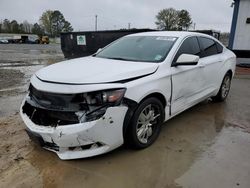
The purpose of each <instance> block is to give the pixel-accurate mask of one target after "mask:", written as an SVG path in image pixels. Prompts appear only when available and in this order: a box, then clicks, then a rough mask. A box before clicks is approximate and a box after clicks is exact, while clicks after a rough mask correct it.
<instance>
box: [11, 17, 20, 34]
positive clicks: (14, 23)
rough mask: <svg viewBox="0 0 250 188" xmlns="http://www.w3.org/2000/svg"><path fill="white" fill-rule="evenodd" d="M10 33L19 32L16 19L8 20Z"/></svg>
mask: <svg viewBox="0 0 250 188" xmlns="http://www.w3.org/2000/svg"><path fill="white" fill-rule="evenodd" d="M10 27H11V33H19V24H18V23H17V21H16V20H12V21H11V22H10Z"/></svg>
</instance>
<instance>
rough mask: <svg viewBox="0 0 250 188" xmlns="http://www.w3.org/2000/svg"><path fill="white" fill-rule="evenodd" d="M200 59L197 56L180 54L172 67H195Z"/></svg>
mask: <svg viewBox="0 0 250 188" xmlns="http://www.w3.org/2000/svg"><path fill="white" fill-rule="evenodd" d="M199 59H200V57H199V56H197V55H191V54H181V55H180V56H179V57H178V59H177V61H176V62H175V63H174V64H173V66H179V65H197V63H198V61H199Z"/></svg>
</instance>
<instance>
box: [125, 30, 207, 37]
mask: <svg viewBox="0 0 250 188" xmlns="http://www.w3.org/2000/svg"><path fill="white" fill-rule="evenodd" d="M128 36H169V37H178V38H185V37H187V36H205V37H209V38H212V37H211V36H210V35H206V34H203V33H197V32H189V31H153V32H143V33H135V34H131V35H128Z"/></svg>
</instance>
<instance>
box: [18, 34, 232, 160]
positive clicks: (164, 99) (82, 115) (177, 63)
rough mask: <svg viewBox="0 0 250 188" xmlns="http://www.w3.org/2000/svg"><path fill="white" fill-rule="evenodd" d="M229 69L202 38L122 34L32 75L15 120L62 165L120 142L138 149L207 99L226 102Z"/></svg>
mask: <svg viewBox="0 0 250 188" xmlns="http://www.w3.org/2000/svg"><path fill="white" fill-rule="evenodd" d="M235 64H236V57H235V55H234V53H232V52H231V51H230V50H228V49H227V48H225V47H224V46H223V45H222V44H221V43H220V42H219V41H218V40H216V39H215V38H213V37H211V36H208V35H204V34H199V33H193V32H147V33H139V34H133V35H128V36H125V37H123V38H121V39H118V40H117V41H115V42H113V43H112V44H110V45H108V46H107V47H105V48H104V49H102V50H100V51H98V52H97V53H96V54H94V55H92V56H89V57H84V58H77V59H73V60H67V61H64V62H60V63H56V64H53V65H50V66H48V67H45V68H43V69H41V70H39V71H38V72H36V73H35V75H33V77H32V78H31V83H30V87H29V93H28V95H27V96H26V98H25V99H24V101H23V103H22V106H21V109H20V114H21V117H22V119H23V121H24V122H25V124H26V130H27V133H28V134H29V135H30V137H31V138H32V139H34V140H35V141H37V142H39V144H40V145H41V146H42V147H44V148H46V149H48V150H51V151H53V152H55V153H57V155H58V156H59V157H60V158H61V159H75V158H84V157H90V156H94V155H99V154H103V153H106V152H108V151H111V150H113V149H115V148H117V147H119V146H121V145H122V144H123V143H127V144H128V145H129V146H131V147H133V148H136V149H142V148H146V147H148V146H150V145H151V144H152V143H153V142H154V141H155V140H156V139H157V137H158V135H159V133H160V130H161V125H162V123H163V122H165V121H167V120H168V119H170V118H172V117H173V116H175V115H177V114H179V113H180V112H182V111H184V110H185V109H187V108H189V107H191V106H193V105H195V104H197V103H199V102H201V101H202V100H204V99H206V98H209V97H212V99H213V100H216V101H223V100H225V99H226V97H227V95H228V92H229V89H230V83H231V79H232V77H233V75H234V71H235Z"/></svg>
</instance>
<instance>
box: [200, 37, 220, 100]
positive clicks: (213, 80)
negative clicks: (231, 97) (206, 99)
mask: <svg viewBox="0 0 250 188" xmlns="http://www.w3.org/2000/svg"><path fill="white" fill-rule="evenodd" d="M198 41H199V44H200V47H201V50H202V52H201V55H200V57H201V58H200V65H201V66H202V71H203V74H204V76H205V77H204V79H206V85H205V86H206V87H205V89H204V95H206V94H210V93H212V92H214V91H215V90H216V89H217V88H218V80H219V76H220V70H221V69H222V67H223V62H224V59H225V57H224V56H223V47H222V46H221V45H220V44H219V43H218V42H216V41H215V40H213V39H211V38H207V37H198Z"/></svg>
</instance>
